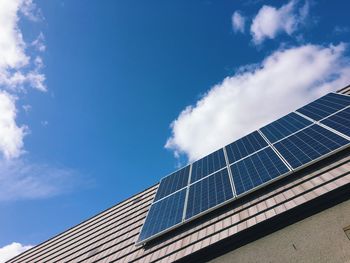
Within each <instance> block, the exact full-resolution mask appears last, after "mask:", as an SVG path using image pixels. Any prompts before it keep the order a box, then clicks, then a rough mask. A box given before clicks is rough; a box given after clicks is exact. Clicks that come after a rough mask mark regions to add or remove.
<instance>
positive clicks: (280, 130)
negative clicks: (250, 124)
mask: <svg viewBox="0 0 350 263" xmlns="http://www.w3.org/2000/svg"><path fill="white" fill-rule="evenodd" d="M311 124H312V122H311V121H309V120H307V119H305V118H303V117H301V116H300V115H298V114H296V113H294V112H292V113H289V114H288V115H286V116H284V117H282V118H280V119H278V120H277V121H274V122H272V123H270V124H269V125H266V126H265V127H263V128H261V129H260V131H261V132H262V133H263V134H264V135H265V136H266V138H267V139H268V140H269V141H270V142H271V143H274V142H276V141H278V140H280V139H282V138H284V137H286V136H288V135H290V134H292V133H294V132H296V131H298V130H300V129H302V128H305V127H306V126H308V125H311Z"/></svg>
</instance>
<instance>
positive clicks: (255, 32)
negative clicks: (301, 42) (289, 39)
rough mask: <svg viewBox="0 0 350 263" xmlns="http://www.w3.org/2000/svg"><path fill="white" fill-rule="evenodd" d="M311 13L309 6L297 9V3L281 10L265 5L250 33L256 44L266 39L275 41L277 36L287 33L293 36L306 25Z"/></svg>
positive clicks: (253, 23)
mask: <svg viewBox="0 0 350 263" xmlns="http://www.w3.org/2000/svg"><path fill="white" fill-rule="evenodd" d="M308 13H309V4H308V2H307V1H306V2H305V5H304V6H303V7H301V8H299V9H297V1H294V0H292V1H290V2H289V3H287V4H285V5H283V6H282V7H280V8H278V9H277V8H275V7H273V6H267V5H264V6H263V7H262V8H261V9H260V10H259V12H258V14H257V15H256V16H255V18H254V19H253V22H252V25H251V27H250V32H251V34H252V37H253V42H254V43H255V44H261V43H262V42H263V41H264V40H265V39H273V38H275V37H276V36H277V34H279V33H282V32H285V33H287V34H288V35H292V34H293V33H294V32H295V31H296V30H297V29H298V27H299V26H300V25H301V24H303V23H304V20H305V19H306V17H307V15H308Z"/></svg>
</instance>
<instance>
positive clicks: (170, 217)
mask: <svg viewBox="0 0 350 263" xmlns="http://www.w3.org/2000/svg"><path fill="white" fill-rule="evenodd" d="M185 197H186V188H185V189H183V190H181V191H179V192H177V193H175V194H172V195H170V196H168V197H166V198H164V199H162V200H160V201H158V202H156V203H153V204H152V206H151V208H150V210H149V212H148V215H147V218H146V220H145V222H144V224H143V227H142V230H141V233H140V236H139V240H138V242H141V241H143V240H145V239H147V238H149V237H151V236H154V235H156V234H158V233H160V232H162V231H164V230H166V229H168V228H170V227H172V226H174V225H176V224H178V223H180V222H181V221H182V216H183V211H184V206H185Z"/></svg>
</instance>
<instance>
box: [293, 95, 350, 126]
mask: <svg viewBox="0 0 350 263" xmlns="http://www.w3.org/2000/svg"><path fill="white" fill-rule="evenodd" d="M349 105H350V96H346V95H341V94H335V93H328V94H327V95H325V96H323V97H321V98H319V99H317V100H315V101H314V102H311V103H309V104H307V105H306V106H304V107H302V108H300V109H298V110H297V111H298V112H300V113H302V114H304V115H305V116H308V117H310V118H311V119H313V120H315V121H319V120H321V119H323V118H325V117H327V116H329V115H330V114H333V113H335V112H337V111H339V110H341V109H343V108H345V107H347V106H349Z"/></svg>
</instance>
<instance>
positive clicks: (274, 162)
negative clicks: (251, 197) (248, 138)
mask: <svg viewBox="0 0 350 263" xmlns="http://www.w3.org/2000/svg"><path fill="white" fill-rule="evenodd" d="M231 171H232V176H233V182H234V185H235V189H236V194H237V195H241V194H244V193H246V192H248V191H250V190H252V189H253V188H255V187H258V186H260V185H262V184H264V183H266V182H268V181H271V180H273V179H274V178H276V177H278V176H280V175H283V174H285V173H288V172H289V171H290V170H289V168H288V167H287V166H286V165H285V164H284V163H283V161H282V160H281V159H280V158H279V157H278V155H277V154H276V153H275V152H274V151H273V150H272V149H271V148H270V147H267V148H266V149H263V150H261V151H259V152H256V153H254V154H253V155H251V156H248V157H247V158H244V159H242V160H240V161H238V162H236V163H234V164H232V165H231Z"/></svg>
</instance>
